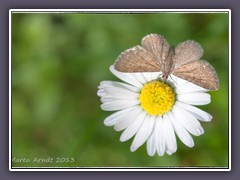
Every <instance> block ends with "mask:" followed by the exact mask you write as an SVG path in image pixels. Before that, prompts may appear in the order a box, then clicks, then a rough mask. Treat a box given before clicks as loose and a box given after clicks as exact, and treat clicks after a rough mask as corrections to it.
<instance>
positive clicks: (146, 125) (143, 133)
mask: <svg viewBox="0 0 240 180" xmlns="http://www.w3.org/2000/svg"><path fill="white" fill-rule="evenodd" d="M154 123H155V118H153V117H152V116H150V115H148V114H147V115H146V117H145V119H144V121H143V123H142V125H141V127H140V128H139V130H138V132H137V134H136V135H135V137H134V140H133V142H132V145H131V147H130V150H131V151H132V152H133V151H136V150H137V149H138V148H139V147H140V146H141V145H143V143H144V142H145V141H146V140H147V139H148V137H149V136H150V134H151V133H152V131H153V127H154Z"/></svg>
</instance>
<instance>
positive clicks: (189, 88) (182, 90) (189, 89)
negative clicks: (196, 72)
mask: <svg viewBox="0 0 240 180" xmlns="http://www.w3.org/2000/svg"><path fill="white" fill-rule="evenodd" d="M175 87H176V88H175V91H176V93H177V94H187V93H195V92H202V93H203V92H208V90H207V89H204V88H202V87H200V86H197V85H195V84H193V83H190V82H188V83H186V84H184V85H181V86H177V85H176V86H175Z"/></svg>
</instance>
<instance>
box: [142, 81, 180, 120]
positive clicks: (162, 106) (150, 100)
mask: <svg viewBox="0 0 240 180" xmlns="http://www.w3.org/2000/svg"><path fill="white" fill-rule="evenodd" d="M139 100H140V102H141V106H142V108H143V109H144V110H145V111H147V113H148V114H150V115H154V116H156V115H163V114H164V113H166V112H168V111H170V110H171V109H172V107H173V104H174V102H175V93H174V92H173V89H172V88H171V87H170V86H169V85H167V84H166V83H162V82H160V81H152V82H149V83H147V84H145V85H144V86H143V88H142V90H141V92H140V95H139Z"/></svg>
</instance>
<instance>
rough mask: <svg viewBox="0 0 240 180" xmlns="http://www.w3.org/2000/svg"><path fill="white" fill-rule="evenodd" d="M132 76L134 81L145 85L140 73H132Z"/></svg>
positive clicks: (145, 81)
mask: <svg viewBox="0 0 240 180" xmlns="http://www.w3.org/2000/svg"><path fill="white" fill-rule="evenodd" d="M132 75H133V76H134V77H135V79H136V80H137V81H138V82H140V83H142V84H145V83H147V80H146V79H145V78H144V77H143V75H142V73H132Z"/></svg>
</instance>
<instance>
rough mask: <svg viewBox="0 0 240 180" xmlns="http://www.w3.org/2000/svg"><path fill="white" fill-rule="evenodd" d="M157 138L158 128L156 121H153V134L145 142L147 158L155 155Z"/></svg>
mask: <svg viewBox="0 0 240 180" xmlns="http://www.w3.org/2000/svg"><path fill="white" fill-rule="evenodd" d="M153 118H155V119H156V117H154V116H153ZM158 136H159V133H158V127H157V125H156V120H155V125H154V128H153V132H152V134H151V135H150V137H149V138H148V140H147V153H148V155H149V156H153V155H154V154H155V153H156V150H157V146H158Z"/></svg>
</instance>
